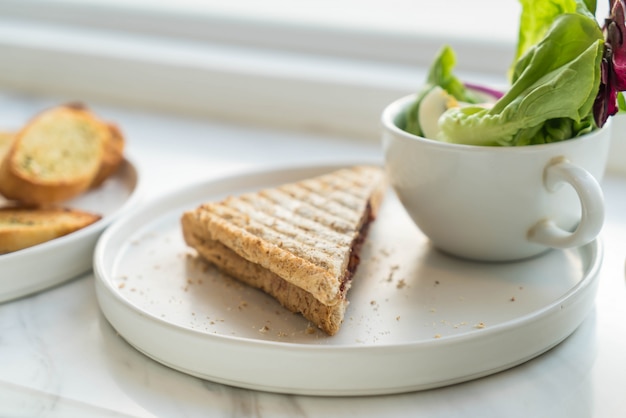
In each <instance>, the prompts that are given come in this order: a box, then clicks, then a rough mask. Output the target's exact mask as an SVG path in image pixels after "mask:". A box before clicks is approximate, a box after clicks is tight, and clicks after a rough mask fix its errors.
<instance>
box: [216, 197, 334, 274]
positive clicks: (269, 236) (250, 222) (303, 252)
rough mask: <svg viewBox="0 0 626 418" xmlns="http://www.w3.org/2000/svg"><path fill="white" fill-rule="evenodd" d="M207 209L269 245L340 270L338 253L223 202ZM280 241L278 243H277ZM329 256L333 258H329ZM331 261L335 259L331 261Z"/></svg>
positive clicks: (328, 268) (331, 268) (320, 264)
mask: <svg viewBox="0 0 626 418" xmlns="http://www.w3.org/2000/svg"><path fill="white" fill-rule="evenodd" d="M206 209H208V210H210V212H211V214H212V215H213V216H216V217H219V218H221V219H222V220H225V221H228V222H230V223H232V224H233V225H234V226H236V227H238V228H241V229H243V230H245V231H246V232H248V233H249V234H251V235H254V236H255V237H257V238H261V239H263V240H265V241H267V242H268V243H272V244H268V245H269V246H275V247H279V248H282V249H284V250H287V251H289V252H291V253H292V254H294V255H297V256H298V257H300V258H302V259H304V260H307V261H309V262H311V263H313V264H315V265H317V266H319V267H322V268H324V269H327V270H330V271H332V272H333V273H335V274H336V273H337V272H338V270H339V269H338V268H337V265H336V264H337V261H338V260H337V255H336V253H326V252H324V251H322V250H320V249H319V248H316V247H314V246H311V244H310V241H309V242H307V241H305V240H295V239H293V238H291V237H288V236H286V235H283V234H281V233H279V232H277V231H274V230H272V229H270V228H268V227H267V225H264V224H263V223H261V222H259V221H257V220H254V219H251V218H250V216H248V215H247V214H245V213H242V212H239V211H238V210H237V209H235V208H231V207H229V206H226V205H223V204H211V205H206ZM276 243H278V245H277V244H276ZM329 258H330V259H331V260H329ZM330 261H335V262H334V263H331V262H330Z"/></svg>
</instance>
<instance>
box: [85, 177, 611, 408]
mask: <svg viewBox="0 0 626 418" xmlns="http://www.w3.org/2000/svg"><path fill="white" fill-rule="evenodd" d="M336 168H339V167H338V166H312V167H304V168H294V167H292V168H289V167H287V168H282V169H275V170H260V171H256V172H250V173H245V174H241V175H236V176H231V177H225V178H221V179H217V180H212V181H207V182H203V183H199V184H196V185H193V186H190V187H186V188H184V189H181V190H179V191H177V192H175V193H173V194H169V195H166V196H164V197H162V198H160V199H158V200H156V201H154V202H152V203H150V204H149V205H143V206H142V207H140V208H137V209H136V210H135V211H133V212H132V213H129V214H128V216H125V217H124V218H123V219H120V220H118V221H117V222H116V223H114V224H113V225H112V226H111V227H110V228H109V229H108V230H107V231H105V233H104V234H103V235H102V237H101V238H100V241H99V242H98V245H97V247H96V252H95V257H94V272H95V275H96V292H97V297H98V301H99V303H100V307H101V309H102V311H103V313H104V315H105V316H106V318H107V319H108V321H109V322H110V323H111V324H112V325H113V327H114V328H115V329H116V330H117V332H118V333H119V334H120V335H121V336H122V337H123V338H125V339H126V340H127V341H128V342H129V343H130V344H131V345H133V346H134V347H135V348H137V349H138V350H139V351H141V352H143V353H144V354H146V355H147V356H149V357H151V358H153V359H155V360H156V361H158V362H160V363H162V364H164V365H167V366H169V367H172V368H174V369H177V370H180V371H182V372H184V373H188V374H191V375H194V376H198V377H201V378H204V379H207V380H211V381H215V382H220V383H224V384H228V385H233V386H238V387H244V388H251V389H257V390H264V391H271V392H280V393H292V394H308V395H325V396H339V395H372V394H386V393H399V392H406V391H414V390H421V389H427V388H433V387H438V386H443V385H448V384H452V383H457V382H462V381H465V380H469V379H474V378H477V377H480V376H485V375H488V374H491V373H494V372H497V371H500V370H504V369H506V368H510V367H512V366H515V365H517V364H520V363H522V362H524V361H526V360H529V359H531V358H533V357H535V356H537V355H539V354H541V353H543V352H545V351H546V350H548V349H549V348H551V347H553V346H555V345H556V344H558V343H559V342H561V341H562V340H563V339H565V338H566V337H567V336H568V335H570V334H571V333H572V332H573V331H574V330H575V329H576V327H578V325H579V324H580V323H581V322H582V321H583V319H584V318H585V316H586V315H587V313H588V312H589V310H590V309H591V307H592V306H593V303H594V298H595V294H596V290H597V277H598V274H597V273H598V269H599V266H600V264H601V250H600V247H599V244H598V243H597V242H593V243H591V244H589V245H587V246H584V247H581V248H576V249H572V250H567V251H551V252H548V253H546V254H544V255H542V256H540V257H536V258H533V259H530V260H526V261H522V262H515V263H499V264H485V263H476V262H470V261H464V260H460V259H456V258H452V257H450V256H447V255H445V254H442V253H440V252H439V251H437V250H435V249H433V248H432V247H431V246H430V245H429V242H428V240H427V239H426V238H425V237H424V236H423V235H422V234H421V232H420V231H419V230H418V229H417V228H416V227H415V226H414V225H413V224H412V223H411V221H410V220H409V218H408V216H407V215H406V214H405V212H404V210H403V208H402V207H401V206H400V204H399V202H398V200H397V199H396V197H395V194H394V193H393V192H392V191H391V190H390V191H389V192H388V194H387V196H386V198H385V200H384V202H383V205H382V208H381V212H380V214H379V216H378V219H377V220H376V221H375V223H374V224H373V225H372V228H371V230H370V235H369V237H368V239H367V241H366V244H365V245H364V247H363V253H362V257H361V259H362V261H361V265H360V266H359V268H358V270H357V274H356V275H355V277H354V280H353V286H352V288H351V290H350V292H349V294H348V299H349V300H350V305H349V307H348V310H347V313H346V318H345V321H344V323H343V325H342V328H341V329H340V331H339V333H338V334H337V335H335V336H333V337H328V336H327V335H325V334H324V333H322V332H321V331H319V330H317V329H315V328H313V327H312V326H311V325H310V324H309V323H308V322H307V321H306V320H305V319H303V318H302V317H301V316H299V315H296V314H292V313H290V312H288V311H286V310H285V309H283V308H282V307H281V306H280V305H279V304H278V303H276V302H275V301H274V300H273V299H272V298H270V297H268V296H267V295H265V294H263V293H261V292H260V291H257V290H254V289H252V288H249V287H247V286H244V285H242V284H239V283H238V282H236V281H234V280H233V279H231V278H229V277H226V276H224V275H222V274H220V273H219V272H217V271H216V270H215V269H214V268H212V267H209V266H207V265H206V264H204V263H203V262H201V261H200V260H198V259H197V258H196V257H195V253H194V251H193V250H191V249H189V248H188V247H187V246H186V245H185V244H184V241H183V239H182V233H181V228H180V221H179V220H180V216H181V215H182V213H183V211H185V210H188V209H192V208H195V207H196V206H197V205H199V204H200V203H202V202H205V201H211V200H217V199H222V198H224V197H226V196H227V195H229V194H233V195H234V194H239V193H243V192H248V191H253V190H258V189H260V188H265V187H272V186H276V185H279V184H281V183H285V182H291V181H296V180H299V179H303V178H307V177H310V176H314V175H318V174H322V173H324V172H328V171H331V170H333V169H336Z"/></svg>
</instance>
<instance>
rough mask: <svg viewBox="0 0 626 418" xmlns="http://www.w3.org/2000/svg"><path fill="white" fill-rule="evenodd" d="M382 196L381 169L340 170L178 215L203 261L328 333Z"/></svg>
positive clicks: (336, 326) (337, 320) (337, 316)
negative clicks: (257, 289) (260, 290)
mask: <svg viewBox="0 0 626 418" xmlns="http://www.w3.org/2000/svg"><path fill="white" fill-rule="evenodd" d="M384 190H385V182H384V174H383V171H382V169H380V168H379V167H371V166H357V167H352V168H349V169H342V170H338V171H335V172H333V173H330V174H326V175H323V176H319V177H316V178H313V179H308V180H304V181H300V182H297V183H292V184H286V185H283V186H280V187H276V188H272V189H265V190H262V191H259V192H257V193H249V194H244V195H241V196H236V197H229V198H226V199H225V200H223V201H221V202H214V203H206V204H203V205H201V206H200V207H198V208H196V209H195V210H192V211H188V212H186V213H184V214H183V216H182V219H181V223H182V228H183V235H184V238H185V241H186V242H187V244H188V245H189V246H191V247H193V248H195V249H196V250H197V252H198V254H199V255H201V256H202V257H203V258H204V259H206V260H207V261H209V262H210V263H213V264H215V265H216V266H217V267H218V268H219V269H221V270H223V271H225V272H226V273H228V274H229V275H231V276H233V277H235V278H237V279H239V280H241V281H243V282H245V283H247V284H249V285H251V286H254V287H257V288H259V289H262V290H263V291H265V292H267V293H268V294H270V295H272V296H273V297H274V298H276V299H277V300H278V301H279V302H280V303H281V304H282V305H283V306H285V307H286V308H288V309H289V310H291V311H294V312H300V313H302V314H303V316H304V317H306V318H307V319H309V320H310V321H311V322H313V323H314V324H316V325H317V326H318V327H320V328H321V329H322V330H324V331H325V332H327V333H328V334H330V335H333V334H335V333H336V332H337V331H338V330H339V327H340V325H341V322H342V320H343V317H344V311H345V308H346V305H347V299H346V292H347V291H348V289H349V288H350V281H351V277H352V274H353V273H354V271H355V270H356V266H357V265H358V261H359V259H358V252H359V248H360V245H361V243H362V242H363V239H364V236H365V234H366V232H367V226H368V225H369V223H370V222H371V221H372V220H373V219H374V217H375V216H376V214H377V211H378V207H379V205H380V201H381V199H382V195H383V192H384Z"/></svg>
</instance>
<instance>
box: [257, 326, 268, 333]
mask: <svg viewBox="0 0 626 418" xmlns="http://www.w3.org/2000/svg"><path fill="white" fill-rule="evenodd" d="M269 330H270V328H269V327H268V326H267V325H263V326H262V327H261V328H259V332H261V333H263V334H265V333H266V332H267V331H269Z"/></svg>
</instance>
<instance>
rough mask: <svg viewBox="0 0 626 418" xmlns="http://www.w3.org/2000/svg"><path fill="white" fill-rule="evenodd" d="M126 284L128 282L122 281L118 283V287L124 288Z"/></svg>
mask: <svg viewBox="0 0 626 418" xmlns="http://www.w3.org/2000/svg"><path fill="white" fill-rule="evenodd" d="M124 286H126V283H120V284H118V285H117V287H118V288H119V289H123V288H124Z"/></svg>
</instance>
